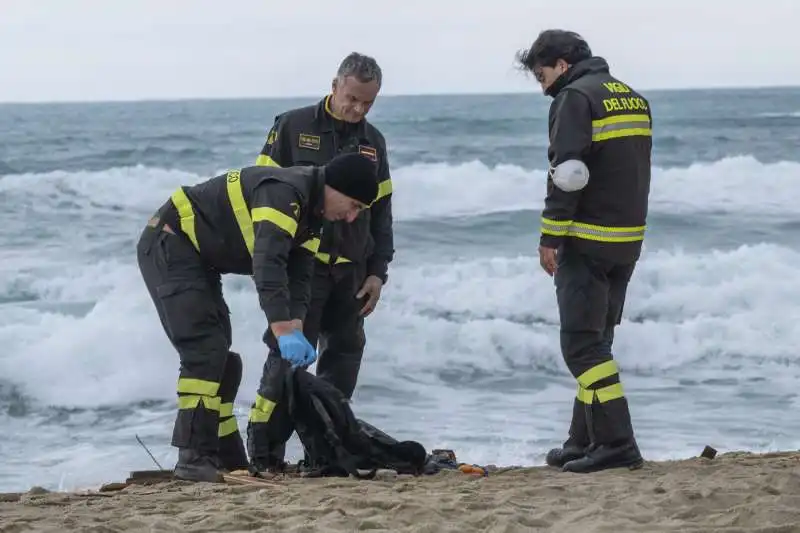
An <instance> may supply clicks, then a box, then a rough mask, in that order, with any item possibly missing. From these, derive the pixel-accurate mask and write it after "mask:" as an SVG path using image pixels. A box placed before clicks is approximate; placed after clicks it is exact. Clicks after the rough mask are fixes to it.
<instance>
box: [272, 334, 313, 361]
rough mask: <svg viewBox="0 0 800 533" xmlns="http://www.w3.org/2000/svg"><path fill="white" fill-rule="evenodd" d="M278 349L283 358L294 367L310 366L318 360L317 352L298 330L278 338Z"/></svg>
mask: <svg viewBox="0 0 800 533" xmlns="http://www.w3.org/2000/svg"><path fill="white" fill-rule="evenodd" d="M278 348H279V349H280V351H281V357H283V358H284V359H285V360H287V361H289V363H291V365H292V366H293V367H296V366H308V365H310V364H311V363H313V362H314V361H316V360H317V351H316V350H315V349H314V347H313V346H311V343H310V342H308V339H306V337H305V335H303V332H301V331H300V330H298V329H296V330H294V331H293V332H291V333H290V334H288V335H281V336H280V337H278Z"/></svg>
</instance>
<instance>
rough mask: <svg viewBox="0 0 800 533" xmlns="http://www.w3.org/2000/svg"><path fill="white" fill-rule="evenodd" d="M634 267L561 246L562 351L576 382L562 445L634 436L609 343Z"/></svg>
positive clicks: (557, 280) (557, 276)
mask: <svg viewBox="0 0 800 533" xmlns="http://www.w3.org/2000/svg"><path fill="white" fill-rule="evenodd" d="M635 266H636V263H635V262H633V263H627V264H620V263H614V262H611V261H609V260H607V259H601V258H597V257H592V256H589V255H586V254H583V253H580V252H579V251H577V250H575V249H574V248H572V247H571V246H570V243H569V242H567V243H565V244H564V245H563V246H562V247H561V248H560V250H559V253H558V269H557V270H556V274H555V285H556V298H557V300H558V309H559V316H560V322H561V352H562V354H563V356H564V360H565V362H566V364H567V367H568V368H569V370H570V372H571V373H572V375H573V376H574V377H575V379H576V380H577V381H578V391H577V394H576V397H575V401H574V406H573V414H572V422H571V424H570V430H569V439H568V441H567V443H566V444H565V445H566V446H570V445H576V446H580V447H585V446H588V445H589V444H596V445H601V444H606V445H614V444H617V443H622V442H626V441H629V440H631V439H632V438H633V428H632V425H631V417H630V412H629V411H628V401H627V399H626V398H625V396H624V394H623V390H622V384H621V383H620V378H619V374H618V369H617V365H616V363H615V361H614V357H613V355H612V349H611V347H612V344H613V341H614V329H615V327H616V326H617V325H618V324H619V323H620V321H621V318H622V308H623V305H624V303H625V294H626V292H627V288H628V282H629V281H630V279H631V276H632V275H633V271H634V268H635Z"/></svg>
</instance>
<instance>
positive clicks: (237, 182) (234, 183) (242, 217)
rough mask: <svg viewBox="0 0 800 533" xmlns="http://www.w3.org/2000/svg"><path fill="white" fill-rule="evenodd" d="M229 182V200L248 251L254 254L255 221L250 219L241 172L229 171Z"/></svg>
mask: <svg viewBox="0 0 800 533" xmlns="http://www.w3.org/2000/svg"><path fill="white" fill-rule="evenodd" d="M226 181H227V183H228V201H230V204H231V208H232V209H233V215H234V216H235V217H236V223H237V224H238V225H239V231H241V232H242V238H243V239H244V244H245V246H247V251H248V252H250V255H251V256H252V255H253V247H254V246H255V244H254V243H255V236H254V233H253V222H252V221H251V220H250V213H249V212H248V210H247V203H246V202H245V201H244V191H242V180H241V174H240V172H239V171H238V170H231V171H230V172H228V176H227V179H226Z"/></svg>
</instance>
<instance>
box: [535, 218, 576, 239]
mask: <svg viewBox="0 0 800 533" xmlns="http://www.w3.org/2000/svg"><path fill="white" fill-rule="evenodd" d="M570 224H572V221H571V220H553V219H550V218H544V217H542V233H544V234H545V235H555V236H556V237H563V236H565V235H566V234H567V230H568V229H569V226H570Z"/></svg>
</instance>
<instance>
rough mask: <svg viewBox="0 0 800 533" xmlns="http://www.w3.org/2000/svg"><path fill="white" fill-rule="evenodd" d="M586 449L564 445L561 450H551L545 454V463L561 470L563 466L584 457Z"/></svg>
mask: <svg viewBox="0 0 800 533" xmlns="http://www.w3.org/2000/svg"><path fill="white" fill-rule="evenodd" d="M585 449H586V448H584V447H582V446H574V445H572V446H570V445H565V446H564V447H563V448H553V449H552V450H550V451H549V452H547V457H546V458H545V462H547V464H548V465H550V466H557V467H558V468H561V467H562V466H564V464H566V463H568V462H570V461H574V460H575V459H580V458H581V457H583V456H584V455H585V451H584V450H585Z"/></svg>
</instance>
